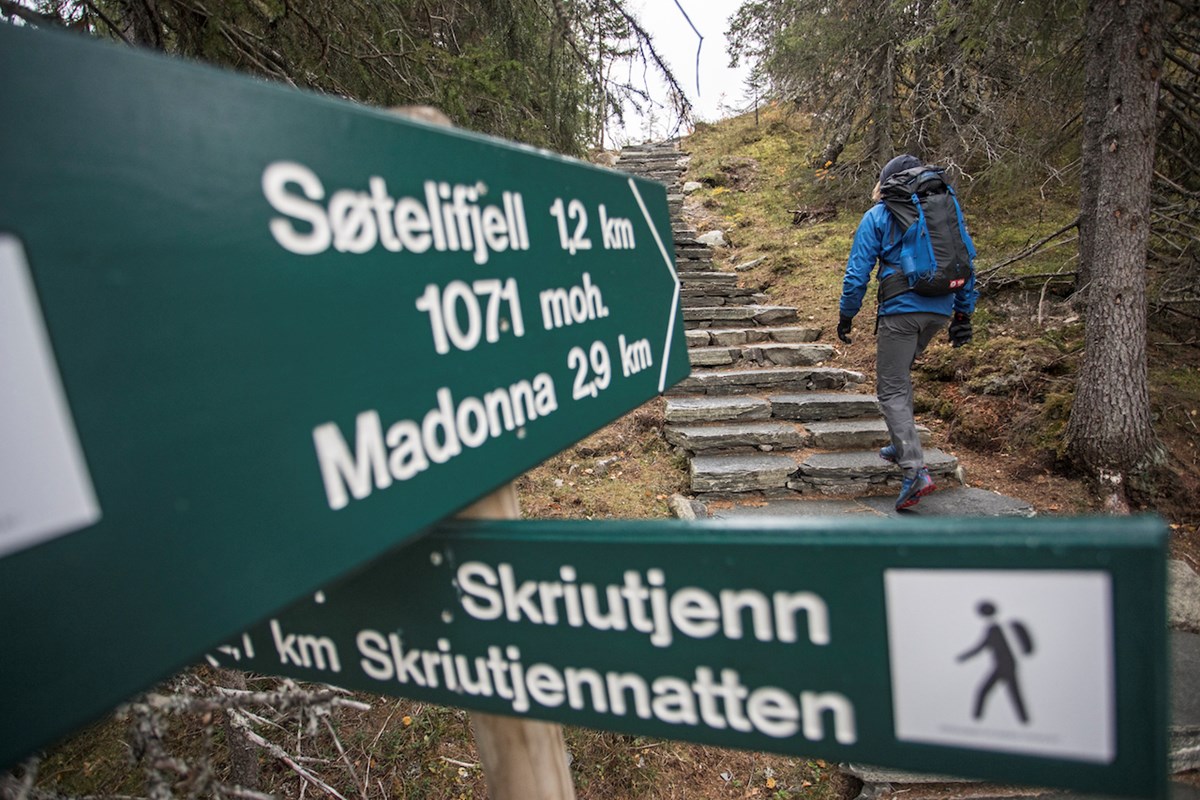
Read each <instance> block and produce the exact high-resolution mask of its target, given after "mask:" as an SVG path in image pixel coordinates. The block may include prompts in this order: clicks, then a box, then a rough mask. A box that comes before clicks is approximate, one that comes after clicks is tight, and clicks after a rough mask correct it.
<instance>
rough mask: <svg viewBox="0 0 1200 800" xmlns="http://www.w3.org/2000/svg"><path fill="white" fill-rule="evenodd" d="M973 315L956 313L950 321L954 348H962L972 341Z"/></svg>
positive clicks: (951, 342) (950, 333) (950, 334)
mask: <svg viewBox="0 0 1200 800" xmlns="http://www.w3.org/2000/svg"><path fill="white" fill-rule="evenodd" d="M971 335H972V331H971V315H970V314H966V313H963V312H962V311H955V312H954V317H953V319H951V320H950V330H949V336H950V344H951V346H953V347H962V346H963V345H964V344H967V343H968V342H970V341H971Z"/></svg>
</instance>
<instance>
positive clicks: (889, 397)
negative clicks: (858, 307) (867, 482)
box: [875, 312, 950, 478]
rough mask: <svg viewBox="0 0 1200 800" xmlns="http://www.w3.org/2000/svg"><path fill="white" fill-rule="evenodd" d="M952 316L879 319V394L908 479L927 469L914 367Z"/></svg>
mask: <svg viewBox="0 0 1200 800" xmlns="http://www.w3.org/2000/svg"><path fill="white" fill-rule="evenodd" d="M949 321H950V318H949V317H945V316H942V315H941V314H928V313H925V312H913V313H910V314H890V315H888V316H884V317H880V318H879V329H878V331H877V332H876V340H875V394H876V396H877V397H878V398H879V405H880V407H881V408H882V410H883V419H884V421H885V422H886V423H887V429H888V435H889V436H891V438H892V445H893V446H894V447H895V448H896V463H897V464H899V465H900V468H901V469H903V470H904V476H905V477H906V478H909V477H912V476H913V475H915V474H916V473H917V470H919V469H920V468H921V467H923V466H925V453H924V451H922V449H921V437H920V435H919V434H918V433H917V423H916V421H915V420H914V419H913V388H912V365H913V362H914V361H916V359H917V356H919V355H921V353H922V352H924V350H925V348H926V347H927V346H929V342H930V341H931V340H932V339H933V337H934V334H936V333H937V332H938V331H940V330H941V329H942V328H944V327H945V326H946V323H947V322H949Z"/></svg>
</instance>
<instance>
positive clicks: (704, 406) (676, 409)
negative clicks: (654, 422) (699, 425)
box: [666, 395, 771, 424]
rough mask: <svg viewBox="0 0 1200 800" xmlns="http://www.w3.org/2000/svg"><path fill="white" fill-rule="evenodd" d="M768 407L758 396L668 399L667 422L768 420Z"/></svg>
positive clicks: (769, 406) (703, 396) (769, 411)
mask: <svg viewBox="0 0 1200 800" xmlns="http://www.w3.org/2000/svg"><path fill="white" fill-rule="evenodd" d="M770 416H771V404H770V403H768V402H767V401H766V400H764V399H763V398H761V397H743V396H737V395H730V396H724V397H722V396H716V397H709V396H707V395H702V396H699V397H668V398H667V402H666V418H667V422H669V423H672V424H675V423H690V422H732V421H734V420H752V419H769V418H770Z"/></svg>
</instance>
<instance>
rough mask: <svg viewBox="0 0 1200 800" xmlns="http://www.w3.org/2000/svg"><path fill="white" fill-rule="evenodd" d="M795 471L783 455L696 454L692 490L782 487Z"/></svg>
mask: <svg viewBox="0 0 1200 800" xmlns="http://www.w3.org/2000/svg"><path fill="white" fill-rule="evenodd" d="M795 471H796V460H795V459H793V458H791V457H790V456H785V455H770V454H763V455H752V456H696V457H695V458H693V459H692V466H691V477H692V491H693V492H756V491H762V490H764V489H782V488H783V487H785V486H786V485H787V482H788V478H789V477H790V476H791V474H792V473H793V472H795Z"/></svg>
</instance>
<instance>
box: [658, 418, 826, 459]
mask: <svg viewBox="0 0 1200 800" xmlns="http://www.w3.org/2000/svg"><path fill="white" fill-rule="evenodd" d="M664 435H665V436H666V438H667V441H668V442H669V443H670V444H673V445H674V446H676V447H681V448H683V449H684V450H687V451H688V452H689V453H710V452H728V451H733V450H761V451H762V452H771V451H774V450H797V449H799V448H801V447H804V446H805V444H806V440H807V439H808V437H807V436H806V434H805V432H804V431H803V430H801V429H799V428H798V427H797V426H796V425H795V424H793V423H789V422H778V421H775V420H763V421H752V422H728V423H722V424H718V425H675V426H668V427H667V428H666V429H665V431H664Z"/></svg>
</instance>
